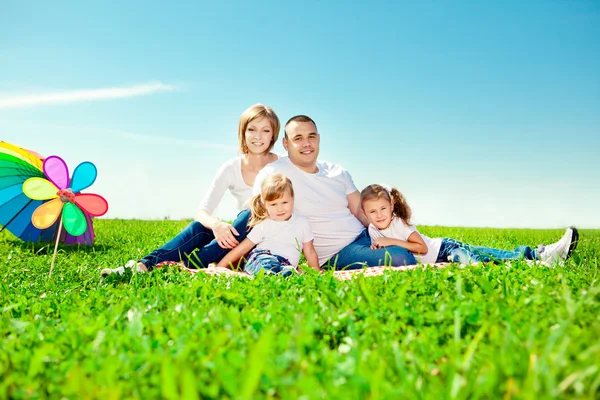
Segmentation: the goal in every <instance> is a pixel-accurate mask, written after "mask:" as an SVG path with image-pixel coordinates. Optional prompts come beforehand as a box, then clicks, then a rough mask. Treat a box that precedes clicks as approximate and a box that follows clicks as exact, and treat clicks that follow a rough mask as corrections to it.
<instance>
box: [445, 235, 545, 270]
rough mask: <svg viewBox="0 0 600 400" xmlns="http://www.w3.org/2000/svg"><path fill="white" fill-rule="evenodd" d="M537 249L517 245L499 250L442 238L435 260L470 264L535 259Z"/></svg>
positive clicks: (536, 257)
mask: <svg viewBox="0 0 600 400" xmlns="http://www.w3.org/2000/svg"><path fill="white" fill-rule="evenodd" d="M538 258H539V257H538V252H537V250H532V249H531V247H529V246H519V247H517V248H516V249H514V250H499V249H493V248H490V247H483V246H471V245H470V244H465V243H461V242H459V241H456V240H454V239H448V238H444V239H442V246H441V247H440V252H439V254H438V258H437V261H436V262H448V261H452V262H457V263H461V264H470V263H472V262H500V261H509V260H521V259H526V260H537V259H538Z"/></svg>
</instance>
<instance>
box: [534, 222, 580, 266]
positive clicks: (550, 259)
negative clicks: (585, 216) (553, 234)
mask: <svg viewBox="0 0 600 400" xmlns="http://www.w3.org/2000/svg"><path fill="white" fill-rule="evenodd" d="M578 240H579V232H577V228H575V227H571V228H567V230H566V231H565V234H564V235H563V236H562V237H561V238H560V240H559V241H558V242H556V243H552V244H549V245H548V246H543V245H540V250H539V257H540V260H541V261H543V262H545V263H546V264H550V265H554V264H556V263H557V262H558V263H559V264H562V263H563V262H564V261H565V260H566V259H567V258H569V257H570V256H571V253H572V252H573V250H575V248H576V247H577V241H578Z"/></svg>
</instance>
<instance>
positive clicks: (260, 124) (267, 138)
mask: <svg viewBox="0 0 600 400" xmlns="http://www.w3.org/2000/svg"><path fill="white" fill-rule="evenodd" d="M245 139H246V147H248V153H249V154H263V153H265V152H266V151H267V149H268V148H269V146H270V145H271V140H273V128H272V127H271V122H270V121H269V120H268V119H267V118H265V117H262V118H256V119H254V120H252V121H250V122H249V123H248V126H247V127H246V133H245Z"/></svg>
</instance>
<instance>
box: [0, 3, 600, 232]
mask: <svg viewBox="0 0 600 400" xmlns="http://www.w3.org/2000/svg"><path fill="white" fill-rule="evenodd" d="M89 3H90V2H75V1H72V2H67V1H57V2H52V3H40V2H33V1H4V2H0V140H5V141H8V142H11V143H14V144H17V145H20V146H22V147H26V148H30V149H34V150H36V151H38V152H40V153H42V154H44V155H51V154H56V155H60V156H62V157H63V158H65V159H66V161H67V163H68V164H69V165H70V166H71V169H74V167H75V166H76V165H77V164H78V163H79V162H81V161H85V160H89V161H92V162H94V163H95V164H96V165H97V166H98V170H99V176H98V180H97V181H96V183H95V184H94V186H92V187H91V188H90V190H89V191H90V192H96V193H99V194H102V195H104V196H105V197H106V198H107V199H108V201H109V204H110V210H109V213H108V214H107V217H112V218H143V219H150V218H164V217H170V218H173V219H178V218H186V217H191V216H193V214H194V212H195V210H196V207H197V205H198V204H199V202H200V199H201V198H202V196H203V194H204V192H205V191H206V189H207V188H208V184H209V182H210V181H211V179H212V176H213V175H214V172H215V171H216V169H217V168H218V166H219V165H220V164H221V163H223V162H224V161H226V160H227V159H229V158H231V157H233V156H235V155H236V145H237V132H236V129H237V122H238V118H239V115H240V114H241V112H242V111H243V110H244V109H246V108H247V107H248V106H250V105H252V104H254V103H257V102H261V103H264V104H267V105H269V106H271V107H273V108H274V109H275V111H276V112H277V113H278V115H279V117H280V119H281V120H282V122H284V121H286V120H287V119H288V118H289V117H291V116H293V115H295V114H308V115H310V116H312V117H313V118H314V119H315V120H316V122H317V124H318V127H319V131H320V133H321V156H320V158H321V159H323V160H328V161H333V162H337V163H340V164H342V165H343V166H345V167H346V168H347V169H348V170H349V171H350V172H351V174H352V175H353V177H354V180H355V183H356V185H357V186H358V187H359V189H360V188H362V187H363V186H365V185H367V184H369V183H375V182H383V183H387V184H389V185H392V186H395V187H397V188H398V189H399V190H400V191H401V192H403V193H404V194H405V195H406V197H407V198H408V201H409V203H410V204H411V205H412V207H413V210H414V221H415V222H417V223H419V224H424V225H455V226H456V225H458V226H494V227H549V228H552V227H563V226H566V225H569V224H575V225H577V226H581V227H600V212H599V211H598V204H600V185H599V184H598V183H599V182H600V168H599V167H598V166H597V163H598V159H599V158H600V157H599V156H600V154H599V153H600V150H599V148H600V146H599V145H600V111H599V110H600V72H599V71H600V3H598V2H597V1H591V0H590V1H584V0H579V1H578V0H574V1H562V0H553V1H527V2H523V1H503V2H471V1H452V2H433V1H431V2H430V1H423V2H402V1H399V2H368V3H367V2H359V3H358V4H354V3H351V2H335V1H331V2H316V1H315V2H312V1H306V2H302V3H294V4H295V5H293V6H292V3H289V2H281V1H272V2H199V1H190V2H172V3H168V4H167V3H164V4H151V3H148V2H142V1H130V2H117V1H104V2H97V3H94V4H89ZM275 150H276V151H278V152H280V153H284V150H283V147H282V146H281V144H278V145H277V147H276V149H275ZM216 214H217V215H218V216H220V217H222V218H231V217H232V216H233V215H235V210H234V202H233V201H232V200H231V199H229V198H227V199H226V200H225V201H224V202H223V204H222V206H221V207H219V209H218V210H217V211H216Z"/></svg>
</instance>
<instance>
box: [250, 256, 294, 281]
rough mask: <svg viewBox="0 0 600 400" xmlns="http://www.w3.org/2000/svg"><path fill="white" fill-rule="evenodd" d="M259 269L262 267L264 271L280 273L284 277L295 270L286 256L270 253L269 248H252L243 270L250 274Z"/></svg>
mask: <svg viewBox="0 0 600 400" xmlns="http://www.w3.org/2000/svg"><path fill="white" fill-rule="evenodd" d="M261 269H264V270H265V273H271V274H280V275H283V276H286V277H287V276H290V275H292V274H293V273H294V271H295V270H296V268H294V266H293V265H292V264H290V262H289V261H288V259H287V258H285V257H281V256H278V255H277V254H271V252H270V251H269V250H257V249H254V250H252V251H251V252H250V255H249V256H248V261H246V264H245V265H244V271H246V272H247V273H249V274H250V275H256V274H258V273H259V272H260V270H261Z"/></svg>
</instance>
